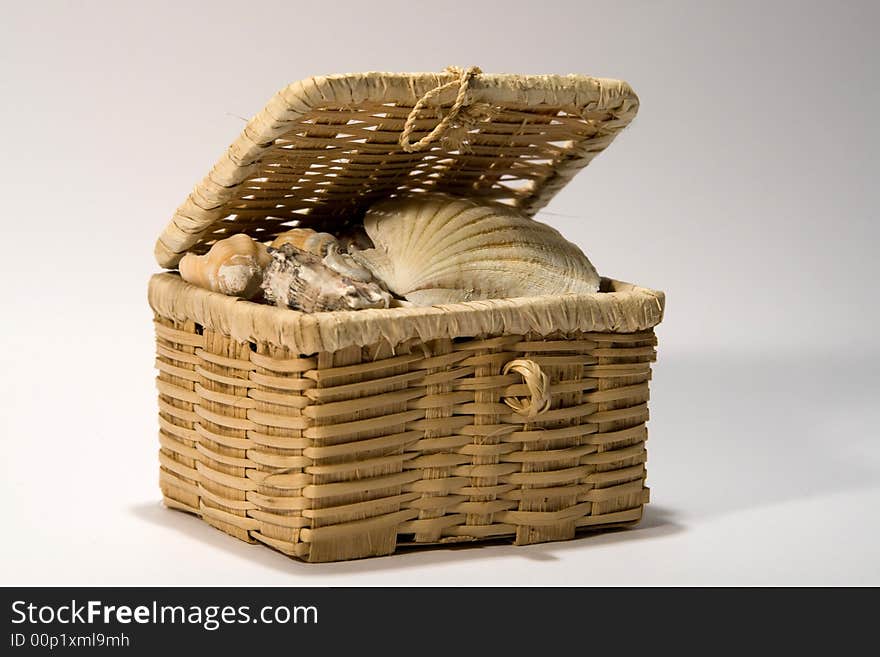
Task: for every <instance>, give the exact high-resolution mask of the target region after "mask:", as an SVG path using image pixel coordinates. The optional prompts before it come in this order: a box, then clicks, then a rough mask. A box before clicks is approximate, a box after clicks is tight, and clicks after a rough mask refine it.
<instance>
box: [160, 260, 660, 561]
mask: <svg viewBox="0 0 880 657" xmlns="http://www.w3.org/2000/svg"><path fill="white" fill-rule="evenodd" d="M160 283H161V285H160ZM608 284H613V283H608ZM150 294H151V303H152V305H153V308H154V311H155V312H156V318H155V321H156V324H155V326H156V339H157V361H156V367H157V369H158V370H159V375H158V380H157V382H158V388H159V423H160V432H159V440H160V444H161V449H160V454H159V459H160V485H161V488H162V492H163V495H164V498H165V502H166V504H167V505H168V506H170V507H172V508H175V509H181V510H184V511H189V512H191V513H195V514H197V515H199V516H200V517H201V518H203V519H204V520H205V521H206V522H208V523H210V524H211V525H213V526H215V527H217V528H219V529H221V530H223V531H225V532H227V533H229V534H231V535H233V536H236V537H237V538H240V539H242V540H245V541H249V542H256V541H259V542H262V543H265V544H267V545H269V546H271V547H273V548H275V549H277V550H280V551H282V552H284V553H286V554H289V555H292V556H296V557H299V558H301V559H304V560H307V561H312V562H321V561H335V560H341V559H353V558H360V557H369V556H377V555H384V554H390V553H392V552H394V550H395V549H396V547H397V546H399V545H407V544H443V543H449V542H458V541H475V540H487V539H502V538H503V539H508V540H511V541H512V542H514V543H516V544H529V543H536V542H543V541H554V540H563V539H569V538H573V537H574V536H575V535H576V533H578V531H579V530H589V529H597V528H605V527H615V526H620V525H623V524H630V523H634V522H636V521H638V520H639V519H640V518H641V515H642V507H643V505H644V504H645V503H646V502H647V501H648V489H647V488H646V487H645V473H646V470H645V461H646V451H645V440H646V438H647V432H646V427H645V422H646V421H647V419H648V411H647V401H648V381H649V379H650V364H651V362H652V361H653V360H654V354H655V344H656V342H655V336H654V333H653V330H652V329H651V328H650V327H647V328H642V329H641V330H637V331H629V332H613V331H607V330H606V331H599V332H597V331H582V330H571V325H568V326H565V327H563V328H562V330H559V331H550V332H547V331H546V330H542V332H540V333H539V332H535V331H526V332H522V333H518V334H517V333H506V332H502V333H492V332H485V333H480V334H477V335H461V336H456V335H453V334H452V333H450V331H451V328H450V327H451V325H450V324H448V323H447V324H444V325H438V327H437V328H436V331H438V332H439V331H446V332H447V334H448V335H446V336H444V337H436V338H430V334H428V335H429V339H420V338H418V337H414V338H413V337H404V339H403V340H401V341H400V342H398V343H397V344H395V345H394V346H393V347H392V346H391V344H390V342H389V341H388V340H387V339H385V338H383V339H382V340H380V341H378V342H375V343H373V344H368V345H363V346H362V345H358V344H351V345H348V346H343V347H341V348H338V349H335V350H332V351H330V350H323V351H318V352H316V353H300V352H299V351H297V350H296V349H293V350H292V349H291V348H290V347H289V346H282V345H279V344H272V343H271V342H269V341H268V340H267V339H266V338H267V336H271V335H272V334H273V331H274V334H275V335H281V336H283V335H285V334H288V328H289V327H282V326H275V327H274V328H273V327H272V326H271V322H263V323H262V327H261V328H260V331H261V333H260V335H251V336H241V335H239V336H237V337H236V336H233V335H230V333H231V332H234V331H230V330H229V325H227V323H231V324H234V325H236V326H240V325H241V324H242V323H243V322H246V321H247V318H245V319H242V318H241V317H239V318H236V319H234V320H233V319H232V318H230V317H226V316H224V313H232V312H233V311H234V312H236V313H238V314H240V315H243V316H247V315H248V314H252V313H256V312H258V311H264V310H265V307H262V306H258V305H256V304H250V303H246V302H243V303H242V302H240V303H235V304H230V303H229V300H228V298H225V297H222V295H218V294H214V293H211V292H207V291H204V290H199V289H196V288H192V287H191V286H188V285H187V284H185V283H183V282H181V281H179V280H175V279H174V277H173V275H171V274H162V275H158V276H156V277H154V280H153V281H152V282H151V289H150ZM635 294H636V293H635V292H629V291H622V292H617V293H616V294H608V293H606V294H598V295H594V296H596V297H615V298H616V299H615V300H614V301H615V302H616V300H619V299H620V298H623V297H626V296H627V295H635ZM166 297H170V298H166ZM187 297H190V301H191V303H190V304H189V305H188V304H186V303H181V299H184V298H187ZM221 297H222V298H221ZM652 300H653V302H654V306H651V305H650V304H651V302H652ZM215 301H216V304H217V305H216V307H210V304H211V303H213V302H215ZM611 302H612V300H608V301H605V300H604V299H603V300H602V301H601V303H611ZM638 303H640V304H642V306H641V310H642V312H643V314H645V313H644V310H645V309H648V308H651V307H653V308H654V312H653V313H651V312H649V313H647V314H646V320H645V323H647V324H651V323H656V322H657V321H659V318H660V314H661V312H662V295H661V296H659V297H653V299H652V297H651V296H650V295H646V294H644V293H643V294H641V296H639V299H638ZM550 305H551V307H552V305H553V302H552V301H551V302H550ZM172 306H174V308H173V310H171V309H170V308H171V307H172ZM532 306H534V304H532ZM458 307H461V308H464V307H471V308H467V310H466V311H467V312H469V313H472V314H473V315H474V316H475V317H476V318H477V320H478V321H483V322H489V323H490V324H491V323H492V322H493V321H494V320H493V318H492V317H491V315H492V314H493V313H495V314H497V313H498V309H497V308H494V307H490V308H487V309H485V310H484V309H481V308H480V304H479V303H476V302H474V303H470V304H458V305H457V306H456V307H450V308H448V309H447V312H446V313H445V314H444V315H441V316H445V317H447V318H452V319H454V318H455V317H456V308H458ZM524 307H525V308H528V307H529V304H528V303H527V302H526V303H525V305H524ZM195 309H198V310H195ZM281 312H286V313H289V314H291V315H301V313H294V312H293V311H281ZM370 312H371V311H360V312H359V313H348V315H349V316H354V315H360V314H361V313H370ZM394 312H395V311H393V310H391V311H378V313H379V314H383V313H384V314H385V317H382V318H381V319H382V320H383V321H386V323H390V324H391V325H394V323H395V320H394V317H393V315H390V314H392V313H394ZM397 312H403V313H413V312H415V314H418V311H397ZM520 312H521V314H523V316H524V317H527V316H528V313H527V312H526V311H524V310H522V308H521V309H520ZM326 314H327V315H331V314H334V313H326ZM588 314H589V315H593V314H595V313H588ZM187 315H189V316H187ZM274 316H275V317H280V315H274ZM304 319H308V318H307V317H306V318H304ZM409 319H410V318H406V320H403V319H402V320H401V323H405V322H406V321H409ZM415 319H418V317H415ZM353 320H354V318H352V321H353ZM250 321H252V322H256V321H259V318H256V319H255V318H250ZM575 321H581V322H583V321H584V318H581V319H580V320H575ZM212 323H213V325H212ZM460 324H461V325H467V322H461V323H460ZM471 326H473V325H471ZM524 326H525V325H520V326H518V327H517V328H523V327H524ZM627 328H630V329H631V328H632V325H630V326H629V327H627ZM545 329H546V327H545ZM313 330H314V331H315V332H316V336H315V339H320V334H321V330H322V327H321V326H320V325H318V326H315V327H313ZM293 333H294V334H296V333H297V331H293ZM325 333H326V331H325ZM297 339H299V340H300V341H303V343H308V337H307V336H304V335H299V336H298V338H297ZM331 339H332V336H331ZM337 339H338V338H337ZM279 341H280V340H277V341H276V342H279ZM514 359H528V360H529V361H531V362H534V363H537V364H538V365H539V366H540V368H541V370H542V371H543V372H544V373H545V374H546V375H547V376H548V378H549V381H550V390H549V391H550V398H551V404H550V407H549V409H548V410H546V411H544V412H543V413H541V414H539V415H538V416H537V417H535V418H528V417H524V416H523V415H521V414H519V413H516V412H514V411H513V410H512V409H511V408H510V407H509V406H508V405H507V404H506V403H504V399H505V398H511V397H522V396H526V397H527V396H528V391H527V390H526V386H525V385H524V384H523V383H522V379H521V378H520V376H519V375H518V374H516V373H512V372H511V373H508V374H502V368H503V366H504V365H505V364H506V363H507V362H509V361H511V360H514Z"/></svg>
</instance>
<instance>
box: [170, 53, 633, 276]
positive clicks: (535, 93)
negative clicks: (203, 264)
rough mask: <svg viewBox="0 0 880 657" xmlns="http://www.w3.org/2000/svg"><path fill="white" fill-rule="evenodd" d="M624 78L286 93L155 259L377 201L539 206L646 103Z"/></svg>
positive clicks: (359, 79)
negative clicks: (458, 199)
mask: <svg viewBox="0 0 880 657" xmlns="http://www.w3.org/2000/svg"><path fill="white" fill-rule="evenodd" d="M638 104H639V101H638V97H637V96H636V95H635V93H634V92H633V90H632V89H631V88H630V86H629V85H628V84H627V83H625V82H622V81H619V80H607V79H602V78H591V77H586V76H581V75H566V76H560V75H509V74H503V75H496V74H492V75H489V74H483V73H482V72H481V71H480V70H479V69H478V68H476V67H471V68H469V69H467V70H461V69H457V68H449V69H447V70H446V71H445V72H443V73H439V74H438V73H354V74H345V75H328V76H321V77H313V78H309V79H307V80H303V81H302V82H296V83H293V84H291V85H289V86H288V87H286V88H284V89H282V90H281V91H279V92H278V93H277V94H275V96H274V97H273V98H272V99H271V100H270V101H269V103H268V105H266V107H265V108H264V109H263V110H262V111H261V112H260V113H259V114H257V115H256V116H254V118H252V119H251V120H250V121H249V122H248V124H247V126H246V127H245V129H244V132H242V134H241V135H240V136H239V137H238V139H236V140H235V141H234V142H233V143H232V145H231V146H230V147H229V148H228V150H227V151H226V153H225V154H224V155H223V156H222V157H221V158H220V160H219V161H218V162H217V163H216V164H215V165H214V167H213V168H212V169H211V171H210V173H209V174H208V175H207V177H205V179H204V180H202V182H201V183H199V184H198V185H197V186H196V187H195V189H194V190H193V191H192V193H191V194H190V195H189V197H188V198H187V199H186V201H185V202H184V203H183V205H181V206H180V207H179V208H178V209H177V211H176V212H175V214H174V216H173V218H172V219H171V221H170V222H169V223H168V225H167V226H166V227H165V230H164V231H163V233H162V235H161V236H160V237H159V240H158V241H157V242H156V248H155V255H156V260H157V262H158V263H159V265H161V266H162V267H168V268H172V267H175V266H176V265H177V263H178V261H179V260H180V258H181V257H182V256H183V254H184V253H186V252H188V251H193V252H197V253H203V252H204V251H206V250H207V249H208V248H209V246H210V245H211V244H212V243H213V242H215V241H216V240H218V239H222V238H223V237H226V236H228V235H231V234H234V233H247V234H248V235H251V236H252V237H255V238H256V239H260V240H263V241H265V240H270V239H272V238H273V237H275V236H276V235H277V234H279V233H282V232H284V231H286V230H289V229H290V228H291V227H294V226H307V227H312V228H316V229H318V230H330V231H332V230H333V228H334V227H339V226H341V225H343V224H345V223H346V222H348V221H351V220H353V219H358V220H359V219H360V218H361V217H362V215H363V213H364V211H365V210H366V208H367V207H369V205H370V204H372V203H373V202H374V201H376V200H379V199H383V198H388V197H391V196H395V195H402V194H412V193H420V192H446V193H449V194H454V195H458V196H470V197H477V198H484V199H487V200H493V201H498V202H502V203H506V204H509V205H513V206H516V207H518V208H520V209H521V210H523V211H524V212H526V213H527V214H529V215H532V214H534V213H535V212H537V211H538V210H539V209H540V208H541V207H543V206H544V205H545V204H546V203H547V202H548V201H549V200H550V199H551V198H552V197H553V196H554V194H556V192H557V191H559V190H560V189H561V188H562V187H563V186H564V185H565V184H566V183H567V182H568V180H569V179H571V178H572V177H573V176H574V175H575V174H576V173H577V172H578V171H579V170H580V169H582V168H583V167H585V166H586V165H587V164H589V163H590V161H591V160H592V159H593V158H594V157H596V155H598V154H599V153H600V152H602V151H603V150H604V149H605V148H606V147H607V146H608V145H609V144H610V143H611V141H612V140H613V139H614V137H615V136H616V135H617V133H618V132H620V131H621V130H622V129H623V128H624V127H626V126H627V125H628V124H629V122H630V121H631V120H632V119H633V117H635V115H636V112H637V110H638Z"/></svg>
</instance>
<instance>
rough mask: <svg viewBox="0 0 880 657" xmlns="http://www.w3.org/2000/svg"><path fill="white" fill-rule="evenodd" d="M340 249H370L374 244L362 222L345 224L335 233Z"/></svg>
mask: <svg viewBox="0 0 880 657" xmlns="http://www.w3.org/2000/svg"><path fill="white" fill-rule="evenodd" d="M337 239H338V240H339V248H340V250H341V251H343V252H345V251H348V252H350V251H351V250H352V249H360V250H364V249H372V248H373V246H374V244H373V242H372V240H371V239H370V236H369V235H367V231H366V229H365V228H364V225H363V224H360V223H358V224H347V225H346V226H344V227H343V228H342V230H340V231H339V233H338V234H337Z"/></svg>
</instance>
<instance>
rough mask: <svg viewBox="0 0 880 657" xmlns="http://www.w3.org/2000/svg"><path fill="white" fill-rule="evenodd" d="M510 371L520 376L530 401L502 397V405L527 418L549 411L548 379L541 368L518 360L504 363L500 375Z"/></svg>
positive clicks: (524, 360) (523, 359)
mask: <svg viewBox="0 0 880 657" xmlns="http://www.w3.org/2000/svg"><path fill="white" fill-rule="evenodd" d="M511 370H512V371H514V372H516V373H517V374H520V375H522V378H523V381H525V384H526V386H527V387H528V389H529V395H530V399H528V400H525V399H521V398H519V397H504V403H505V404H507V405H508V406H510V407H511V408H512V409H513V410H514V411H516V412H517V413H519V414H520V415H524V416H525V417H527V418H534V417H537V416H539V415H540V414H541V413H544V412H545V411H547V410H549V408H550V403H551V401H552V400H551V398H550V379H549V378H548V377H547V375H546V374H544V372H543V371H542V370H541V366H540V365H538V364H537V363H536V362H535V361H533V360H528V359H526V358H518V359H516V360H512V361H509V362H508V363H506V364H505V365H504V367H503V368H502V369H501V373H502V374H507V373H508V372H510V371H511Z"/></svg>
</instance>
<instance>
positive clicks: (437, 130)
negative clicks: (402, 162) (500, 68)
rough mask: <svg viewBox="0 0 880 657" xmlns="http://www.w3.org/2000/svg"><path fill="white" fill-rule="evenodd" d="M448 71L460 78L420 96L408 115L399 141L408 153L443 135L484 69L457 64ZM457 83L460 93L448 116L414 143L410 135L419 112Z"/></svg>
mask: <svg viewBox="0 0 880 657" xmlns="http://www.w3.org/2000/svg"><path fill="white" fill-rule="evenodd" d="M446 72H447V73H452V74H454V75H457V76H458V79H457V80H452V81H450V82H447V83H446V84H441V85H440V86H439V87H435V88H434V89H431V90H430V91H429V92H427V93H426V94H425V95H424V96H422V97H421V98H419V100H418V102H416V104H415V105H414V106H413V108H412V111H410V113H409V116H407V117H406V123H404V125H403V132H401V133H400V139H399V143H400V146H401V148H403V150H404V151H406V152H407V153H415V152H418V151H422V150H424V149H425V148H427V147H428V146H429V145H431V144H432V143H433V142H435V141H437V140H438V139H439V138H440V137H442V136H443V134H444V133H445V132H446V131H447V130H448V129H449V127H450V126H451V125H452V124H453V122H454V121H455V120H456V118H458V116H459V113H460V112H461V108H462V106H463V105H464V102H465V99H466V97H467V91H468V87H469V86H470V83H471V80H473V79H474V78H475V77H476V76H477V75H480V74H481V73H482V72H483V71H482V70H480V67H479V66H470V67H468V68H466V69H461V68H458V67H457V66H447V67H446ZM456 85H457V86H458V94H457V95H456V96H455V101H454V102H453V103H452V107H450V108H449V112H447V113H446V116H444V117H443V118H442V119H441V121H440V123H438V124H437V125H436V126H434V129H433V130H431V132H429V133H428V134H427V135H425V136H424V137H422V138H421V139H419V140H418V141H417V142H415V143H412V142H411V141H410V137H411V136H412V133H413V130H414V129H415V125H416V118H417V117H418V114H419V112H420V111H421V110H422V109H424V107H425V105H427V104H428V103H429V102H430V101H431V100H433V99H434V98H436V97H437V96H439V95H440V94H442V93H443V92H444V91H446V90H447V89H451V88H453V87H455V86H456Z"/></svg>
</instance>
